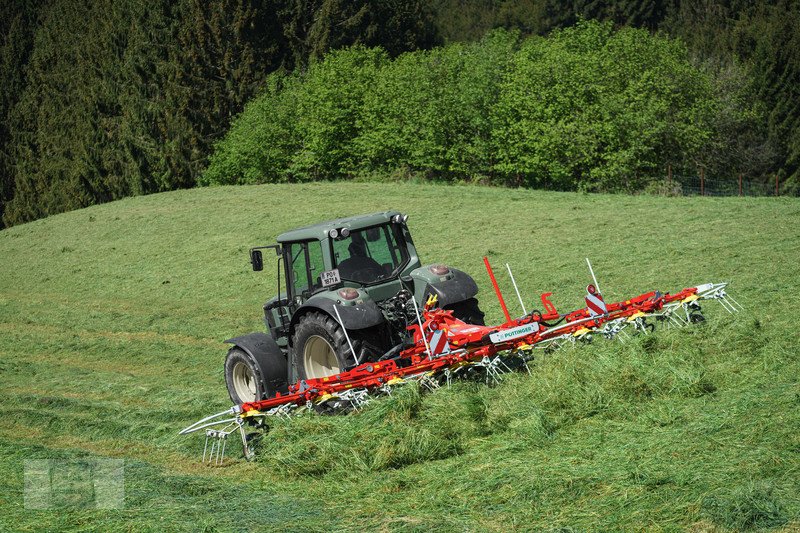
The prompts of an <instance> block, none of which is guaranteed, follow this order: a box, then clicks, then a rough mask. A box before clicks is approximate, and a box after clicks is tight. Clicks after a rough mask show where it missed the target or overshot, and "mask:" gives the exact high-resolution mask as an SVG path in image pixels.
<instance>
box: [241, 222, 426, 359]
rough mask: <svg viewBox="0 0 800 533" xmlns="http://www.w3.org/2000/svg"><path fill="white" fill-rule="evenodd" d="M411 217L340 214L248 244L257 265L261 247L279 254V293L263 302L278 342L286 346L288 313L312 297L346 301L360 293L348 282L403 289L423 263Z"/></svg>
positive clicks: (375, 290)
mask: <svg viewBox="0 0 800 533" xmlns="http://www.w3.org/2000/svg"><path fill="white" fill-rule="evenodd" d="M407 220H408V215H402V214H401V213H398V212H396V211H389V212H384V213H375V214H372V215H363V216H356V217H348V218H341V219H336V220H331V221H328V222H322V223H320V224H315V225H312V226H307V227H302V228H298V229H294V230H291V231H288V232H286V233H283V234H282V235H280V236H279V237H278V239H277V240H278V245H272V246H264V247H258V248H253V249H252V250H250V259H251V263H252V265H253V270H262V269H263V256H262V252H261V251H262V250H263V249H267V248H273V249H275V251H276V253H277V254H278V261H277V269H278V296H276V297H274V298H272V299H270V300H269V301H267V302H266V304H265V305H264V314H265V321H266V323H267V326H268V328H269V330H270V333H271V334H272V336H273V338H274V339H275V340H276V341H278V344H280V345H281V346H284V347H285V346H286V343H287V336H288V333H289V331H288V327H289V324H290V318H291V316H293V315H294V313H295V312H296V311H297V309H299V308H300V307H301V306H303V304H304V303H305V302H306V301H307V300H308V299H309V298H312V297H314V296H316V295H321V294H323V293H332V294H333V295H334V296H336V298H335V299H336V300H342V299H344V300H345V301H346V300H349V299H350V298H348V296H350V295H354V294H358V293H357V292H355V291H347V290H346V289H348V288H350V289H362V290H363V292H364V293H365V294H366V295H369V296H370V297H372V298H373V299H378V300H383V299H385V298H387V297H388V296H391V295H392V294H394V293H396V292H397V291H399V290H400V289H401V288H402V286H401V283H400V277H401V276H403V275H407V274H408V273H410V272H411V271H413V270H414V269H415V268H418V267H419V266H420V262H419V258H418V257H417V252H416V249H415V248H414V244H413V241H412V240H411V234H410V233H409V231H408V228H407V226H406V222H407ZM337 290H343V291H345V292H344V293H343V294H344V295H345V296H344V297H342V296H341V295H339V294H338V293H337Z"/></svg>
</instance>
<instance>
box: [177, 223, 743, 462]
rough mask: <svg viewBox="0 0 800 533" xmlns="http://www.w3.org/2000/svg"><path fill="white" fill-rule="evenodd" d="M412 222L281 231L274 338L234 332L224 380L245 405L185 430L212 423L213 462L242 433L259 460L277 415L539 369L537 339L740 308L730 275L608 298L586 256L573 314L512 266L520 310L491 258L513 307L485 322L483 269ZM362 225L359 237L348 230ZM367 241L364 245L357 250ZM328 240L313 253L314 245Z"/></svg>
mask: <svg viewBox="0 0 800 533" xmlns="http://www.w3.org/2000/svg"><path fill="white" fill-rule="evenodd" d="M406 221H407V216H403V215H401V214H400V213H397V212H387V213H378V214H375V215H368V216H366V217H353V218H350V219H339V220H336V221H332V222H330V223H324V224H320V225H317V226H312V227H309V228H301V229H300V230H294V232H289V233H288V234H284V236H282V238H279V239H278V240H279V243H280V244H279V245H276V246H272V247H273V248H275V249H276V250H277V252H278V255H279V258H280V259H279V263H278V264H279V271H280V265H281V264H283V265H286V266H285V272H286V275H285V279H286V285H285V286H286V287H287V289H286V292H285V293H281V291H280V286H279V296H277V297H276V298H274V299H273V300H271V301H269V302H267V304H266V305H265V306H264V310H265V313H266V314H267V319H266V322H267V325H268V327H269V329H270V333H271V336H267V335H264V334H260V333H254V334H250V335H249V336H245V337H238V338H236V339H231V340H230V341H228V342H230V343H232V344H234V346H233V348H231V350H230V351H229V353H228V357H227V359H226V364H225V370H226V381H227V383H228V390H229V393H230V396H231V399H232V400H233V402H234V404H235V405H234V406H233V407H231V408H230V409H227V410H225V411H223V412H221V413H217V414H214V415H211V416H208V417H206V418H203V419H202V420H199V421H198V422H196V423H194V424H192V425H190V426H189V427H187V428H185V429H184V430H182V431H181V432H180V433H181V434H189V433H194V432H200V431H203V432H204V434H205V437H206V439H205V447H204V451H203V461H204V462H206V461H208V462H210V463H215V464H220V463H221V462H222V461H223V459H224V455H225V449H226V446H227V442H228V438H229V437H230V436H232V435H238V438H237V439H236V440H240V441H241V445H242V449H243V452H244V456H245V457H246V458H248V459H250V458H252V457H253V456H254V453H253V449H252V447H251V445H250V442H251V439H250V436H251V435H250V434H251V432H254V431H268V429H269V424H268V420H269V419H270V418H271V417H291V416H293V415H298V414H301V413H306V412H317V413H337V412H348V411H352V410H357V409H359V408H361V407H362V406H364V405H365V404H366V403H368V402H369V401H370V400H371V399H372V398H375V397H377V396H381V395H387V394H391V392H392V390H393V389H394V388H395V387H397V386H401V385H403V384H408V383H416V384H418V385H420V386H423V387H425V388H427V389H430V390H435V389H436V388H438V387H439V386H441V385H442V384H445V383H446V384H449V383H450V382H451V380H453V379H457V378H462V377H466V376H476V375H477V376H481V378H482V379H485V380H486V382H487V383H490V382H497V381H498V380H499V379H500V376H501V374H503V373H505V372H509V371H512V370H516V369H523V370H527V371H528V372H530V369H529V367H528V365H527V363H528V361H530V360H531V359H532V358H533V356H534V352H535V350H537V349H542V350H545V351H548V352H550V351H554V350H557V349H559V348H561V347H563V346H565V345H572V344H575V343H576V342H579V341H584V342H587V341H591V340H592V339H593V338H594V337H598V338H604V339H609V340H613V339H616V340H618V341H620V342H625V341H626V340H627V339H629V338H630V335H631V334H643V335H648V334H650V333H651V332H652V331H654V329H655V327H656V324H660V325H663V326H664V327H681V326H686V325H688V324H692V323H698V322H703V321H704V320H705V317H704V315H703V314H702V308H701V305H700V302H703V301H716V302H719V303H720V304H721V305H722V307H723V308H724V309H725V310H726V311H728V312H730V313H735V312H737V311H739V310H741V309H742V307H741V306H740V305H739V303H738V302H737V301H736V300H735V299H733V298H732V297H731V296H730V295H729V294H728V293H727V291H726V289H727V286H728V283H727V282H724V283H706V284H703V285H697V286H694V287H689V288H685V289H683V290H680V291H677V292H675V293H662V292H660V291H651V292H646V293H643V294H640V295H638V296H635V297H633V298H630V299H626V300H622V301H619V302H614V303H607V302H605V300H604V298H603V296H602V294H601V292H600V289H599V286H598V284H597V279H596V277H595V275H594V271H593V270H592V266H591V263H589V260H588V259H587V260H586V261H587V264H588V266H589V271H590V274H591V277H592V280H593V283H591V284H589V285H588V286H587V288H586V295H585V296H584V301H585V304H586V306H585V307H582V308H580V309H577V310H575V311H572V312H569V313H565V314H562V313H559V312H558V311H557V310H556V308H555V306H554V305H553V304H552V302H551V301H550V299H549V297H550V296H551V295H552V293H544V294H542V295H541V297H540V299H541V303H542V309H543V310H542V311H539V310H533V311H531V312H527V311H526V309H525V304H524V301H523V298H522V297H521V295H520V293H519V290H518V287H517V284H516V281H515V280H514V277H513V273H512V272H511V268H510V267H509V266H508V265H506V267H507V268H508V273H509V276H510V279H511V282H512V284H513V286H514V290H515V292H516V294H517V297H518V298H519V301H520V305H521V306H522V308H523V313H524V314H523V315H522V316H521V317H518V318H512V317H511V315H510V313H509V312H508V308H507V306H506V304H505V301H504V300H503V296H502V294H501V292H500V290H499V287H498V284H497V281H496V278H495V275H494V272H493V270H492V268H491V265H490V264H489V261H488V259H487V258H484V263H485V265H486V269H487V272H488V274H489V277H490V280H491V282H492V285H493V287H494V290H495V292H496V295H497V297H498V299H499V302H500V306H501V308H502V310H503V313H504V316H505V321H504V322H503V323H502V324H499V325H496V326H486V325H484V323H483V313H482V312H481V311H480V309H479V307H478V304H477V300H476V299H475V298H474V297H475V295H476V294H477V292H478V291H477V286H476V285H475V282H474V281H473V280H472V278H470V277H469V276H468V275H466V274H464V273H463V272H460V271H458V270H455V269H452V268H450V267H446V266H444V265H441V264H434V265H432V266H430V267H422V266H421V265H420V263H419V259H418V258H417V256H416V250H414V248H413V244H412V241H411V236H410V234H409V233H408V228H407V226H406ZM355 234H361V238H359V237H352V238H351V237H350V236H353V235H355ZM315 237H316V240H314V238H315ZM320 237H321V238H320ZM343 240H344V241H347V242H345V243H344V244H338V243H339V242H341V241H343ZM361 241H363V242H364V243H365V248H363V249H356V248H357V247H359V246H361V244H360V242H361ZM353 243H359V244H355V245H354V244H353ZM370 243H372V245H370ZM317 246H319V247H320V250H319V251H320V254H319V256H318V258H317V260H318V263H315V264H313V265H312V261H311V260H310V259H311V258H310V255H309V254H310V250H312V249H314V250H316V247H317ZM261 249H263V248H256V249H253V250H251V262H252V264H253V268H254V269H255V270H261V269H262V265H263V262H262V257H261V253H260V250H261ZM345 250H347V252H345ZM380 254H385V255H380ZM354 259H355V261H352V260H354ZM365 259H369V261H366V260H365ZM348 261H349V262H350V263H351V264H350V265H348V264H347V263H348ZM353 263H355V265H354V264H353ZM298 265H299V266H300V267H301V268H299V269H298V268H297V266H298ZM315 277H316V280H315V279H314V278H315ZM279 279H280V278H279ZM315 283H316V285H315ZM279 285H280V281H279ZM387 286H388V287H389V288H388V290H387V289H386V287H387ZM301 289H302V290H301ZM394 289H398V290H397V291H396V292H395V293H394V294H390V293H391V292H392V290H394ZM370 311H372V312H373V315H372V316H371V318H364V317H365V316H368V315H369V313H370ZM359 320H360V321H359ZM364 324H367V325H366V326H365V325H364ZM281 341H283V347H282V346H281Z"/></svg>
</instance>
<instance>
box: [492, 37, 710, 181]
mask: <svg viewBox="0 0 800 533" xmlns="http://www.w3.org/2000/svg"><path fill="white" fill-rule="evenodd" d="M715 105H716V103H715V101H714V98H713V88H712V84H711V82H710V80H709V79H708V77H707V76H706V75H705V74H703V72H702V71H700V70H699V69H697V68H695V67H694V66H693V65H692V64H691V63H690V62H689V60H688V56H687V51H686V49H685V48H684V47H683V45H682V44H681V43H680V42H679V41H675V40H671V39H665V38H661V37H655V36H651V35H650V34H649V33H647V32H646V31H644V30H636V29H631V28H625V29H622V30H620V31H618V32H614V31H613V30H612V28H611V25H610V24H598V23H594V22H591V23H589V22H582V23H579V24H578V25H577V26H575V27H573V28H569V29H566V30H562V31H558V32H555V33H554V34H553V35H552V37H550V38H549V39H541V38H534V39H529V40H528V41H527V42H526V43H525V45H524V46H523V48H522V50H521V51H520V53H519V54H517V55H516V56H515V58H514V65H513V69H512V70H511V71H510V72H509V74H508V76H507V77H506V79H505V82H504V86H503V90H502V92H501V98H500V100H499V101H498V103H497V106H496V117H497V120H498V126H497V128H496V139H495V141H496V153H497V154H498V155H497V157H498V159H499V161H498V164H497V169H498V170H499V171H500V173H501V174H503V175H505V176H507V177H508V178H511V177H513V178H514V180H515V182H521V183H525V184H526V185H529V186H535V187H548V188H549V187H554V188H557V189H584V190H603V191H611V190H637V189H640V188H641V187H642V185H643V184H642V181H641V180H642V178H647V177H651V176H655V175H658V174H659V172H660V169H662V168H664V166H665V164H666V163H668V162H672V161H673V160H674V161H675V162H684V161H685V162H692V161H693V160H694V159H695V157H696V156H697V155H698V154H699V153H700V150H701V149H702V148H704V147H705V146H706V145H707V143H708V141H709V140H710V138H711V136H712V128H711V117H712V115H713V112H714V106H715Z"/></svg>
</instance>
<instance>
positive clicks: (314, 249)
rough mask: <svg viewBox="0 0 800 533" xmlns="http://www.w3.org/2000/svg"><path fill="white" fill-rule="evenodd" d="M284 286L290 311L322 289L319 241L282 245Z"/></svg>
mask: <svg viewBox="0 0 800 533" xmlns="http://www.w3.org/2000/svg"><path fill="white" fill-rule="evenodd" d="M284 253H285V256H284V261H285V264H286V287H287V289H288V291H287V292H288V297H289V305H290V306H291V309H292V313H294V310H295V309H297V308H298V307H300V306H301V305H303V302H305V301H306V300H307V299H308V298H309V297H310V296H311V295H312V294H314V293H315V292H317V291H318V290H320V289H322V281H321V280H320V274H321V273H322V271H323V270H324V269H325V267H324V263H323V259H322V246H321V244H320V242H319V241H303V242H293V243H291V244H287V245H285V246H284Z"/></svg>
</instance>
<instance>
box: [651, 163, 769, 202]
mask: <svg viewBox="0 0 800 533" xmlns="http://www.w3.org/2000/svg"><path fill="white" fill-rule="evenodd" d="M653 186H656V187H657V189H658V190H659V192H661V193H662V194H668V195H680V196H780V195H782V194H784V193H783V192H782V191H781V184H780V182H779V181H778V178H777V176H775V177H774V178H772V179H768V180H764V179H761V180H754V179H747V178H745V177H744V176H743V175H739V176H737V177H735V178H733V179H718V178H712V179H709V178H707V177H705V175H704V173H703V172H702V171H701V172H700V173H699V175H684V174H673V173H672V169H671V168H668V169H667V175H666V176H664V178H662V179H661V180H656V182H655V183H653Z"/></svg>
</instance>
